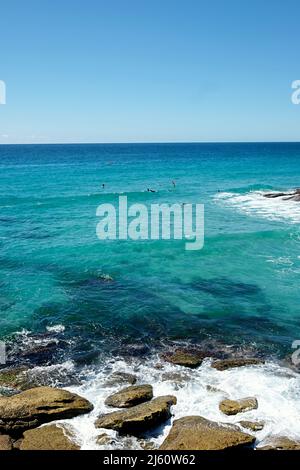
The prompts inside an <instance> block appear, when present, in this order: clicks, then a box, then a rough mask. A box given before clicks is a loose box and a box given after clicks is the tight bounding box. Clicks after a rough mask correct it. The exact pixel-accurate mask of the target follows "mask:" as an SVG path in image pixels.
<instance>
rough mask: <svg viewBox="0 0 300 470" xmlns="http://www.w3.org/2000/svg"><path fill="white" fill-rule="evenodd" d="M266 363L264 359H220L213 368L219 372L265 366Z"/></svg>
mask: <svg viewBox="0 0 300 470" xmlns="http://www.w3.org/2000/svg"><path fill="white" fill-rule="evenodd" d="M264 362H265V361H263V360H262V359H255V358H248V359H243V358H233V359H219V360H217V361H214V362H213V363H212V365H211V366H212V367H213V368H214V369H217V370H227V369H232V368H234V367H244V366H253V365H258V364H264Z"/></svg>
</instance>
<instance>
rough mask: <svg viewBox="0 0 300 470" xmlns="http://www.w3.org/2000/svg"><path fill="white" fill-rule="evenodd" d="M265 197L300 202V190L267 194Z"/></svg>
mask: <svg viewBox="0 0 300 470" xmlns="http://www.w3.org/2000/svg"><path fill="white" fill-rule="evenodd" d="M264 197H267V198H271V199H274V198H276V197H282V200H283V201H290V200H291V201H296V202H299V201H300V189H294V190H293V191H292V192H273V193H266V194H264Z"/></svg>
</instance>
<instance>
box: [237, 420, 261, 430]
mask: <svg viewBox="0 0 300 470" xmlns="http://www.w3.org/2000/svg"><path fill="white" fill-rule="evenodd" d="M239 424H240V425H241V426H242V427H243V428H246V429H250V430H251V431H261V430H262V429H263V427H264V425H265V423H264V422H263V421H239Z"/></svg>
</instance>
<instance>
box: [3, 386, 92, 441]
mask: <svg viewBox="0 0 300 470" xmlns="http://www.w3.org/2000/svg"><path fill="white" fill-rule="evenodd" d="M92 409H93V405H92V404H91V403H90V402H89V401H87V400H86V399H85V398H82V397H80V396H79V395H76V394H75V393H70V392H68V391H66V390H62V389H56V388H52V387H37V388H32V389H30V390H26V391H25V392H22V393H19V394H18V395H14V396H12V397H0V432H6V433H8V434H20V433H22V432H23V431H26V430H27V429H31V428H35V427H37V426H40V425H41V424H44V423H48V422H49V421H54V420H57V419H68V418H73V417H74V416H78V415H81V414H84V413H88V412H89V411H91V410H92Z"/></svg>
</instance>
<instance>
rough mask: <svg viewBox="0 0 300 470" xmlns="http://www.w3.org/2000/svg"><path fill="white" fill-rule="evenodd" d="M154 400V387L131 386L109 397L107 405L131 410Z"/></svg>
mask: <svg viewBox="0 0 300 470" xmlns="http://www.w3.org/2000/svg"><path fill="white" fill-rule="evenodd" d="M152 398H153V388H152V385H131V386H130V387H126V388H123V389H122V390H120V391H119V392H116V393H114V394H113V395H110V396H109V397H107V398H106V400H105V405H106V406H113V407H115V408H130V407H131V406H135V405H138V404H139V403H143V402H145V401H149V400H151V399H152Z"/></svg>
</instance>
